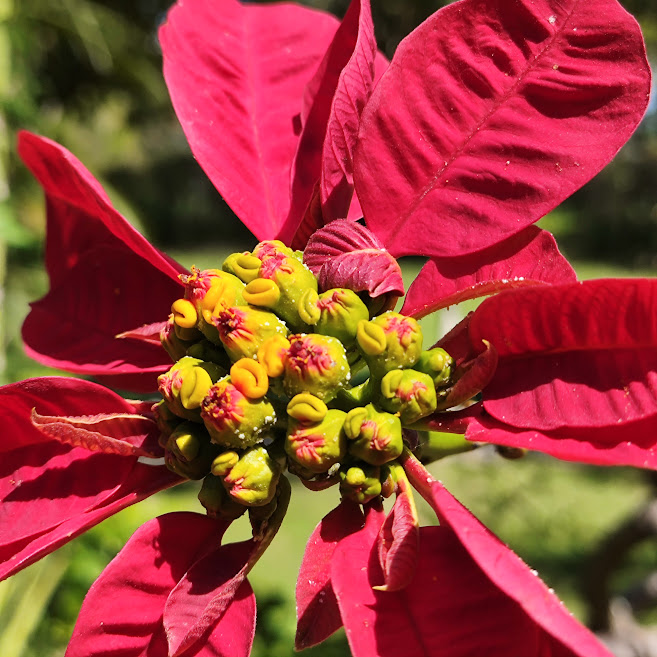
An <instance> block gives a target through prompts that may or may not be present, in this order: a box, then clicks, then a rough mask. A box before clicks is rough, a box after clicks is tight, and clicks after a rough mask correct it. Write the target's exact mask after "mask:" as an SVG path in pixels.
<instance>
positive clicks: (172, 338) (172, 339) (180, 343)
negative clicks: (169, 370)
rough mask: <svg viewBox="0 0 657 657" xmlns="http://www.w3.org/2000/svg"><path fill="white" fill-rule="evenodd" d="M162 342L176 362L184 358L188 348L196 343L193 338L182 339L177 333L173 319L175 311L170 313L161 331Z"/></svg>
mask: <svg viewBox="0 0 657 657" xmlns="http://www.w3.org/2000/svg"><path fill="white" fill-rule="evenodd" d="M160 343H161V344H162V346H163V347H164V350H165V351H166V352H167V354H169V356H170V357H171V360H173V361H174V362H175V361H177V360H178V359H179V358H182V357H183V356H184V355H185V353H186V352H187V349H188V348H189V347H190V346H191V345H192V344H194V342H193V341H191V340H182V339H181V338H180V337H178V335H177V334H176V325H175V323H174V321H173V313H171V315H169V320H168V321H167V323H166V324H165V325H164V328H163V329H162V330H161V331H160Z"/></svg>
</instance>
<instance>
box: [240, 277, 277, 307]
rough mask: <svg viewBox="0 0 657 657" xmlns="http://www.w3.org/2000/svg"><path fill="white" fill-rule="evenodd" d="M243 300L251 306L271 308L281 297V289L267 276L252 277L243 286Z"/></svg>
mask: <svg viewBox="0 0 657 657" xmlns="http://www.w3.org/2000/svg"><path fill="white" fill-rule="evenodd" d="M242 296H243V297H244V301H246V302H247V303H250V304H251V305H253V306H263V307H264V308H273V307H274V306H275V305H276V304H277V303H278V301H279V299H280V298H281V290H280V288H279V287H278V285H276V283H275V282H274V281H272V280H270V279H268V278H254V279H253V280H252V281H251V282H250V283H249V284H248V285H247V286H246V288H244V292H243V293H242Z"/></svg>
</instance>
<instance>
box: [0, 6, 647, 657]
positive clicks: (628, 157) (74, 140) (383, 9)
mask: <svg viewBox="0 0 657 657" xmlns="http://www.w3.org/2000/svg"><path fill="white" fill-rule="evenodd" d="M169 4H170V0H0V383H6V382H11V381H16V380H19V379H21V378H25V377H28V376H34V375H39V374H43V373H46V372H45V370H44V369H43V368H41V367H40V366H38V365H36V364H34V363H32V362H31V361H29V360H28V359H27V358H26V357H25V355H24V354H23V352H22V347H21V344H20V324H21V322H22V320H23V319H24V317H25V315H26V314H27V312H28V303H29V301H30V300H34V299H36V298H38V297H39V296H40V295H41V294H43V293H44V291H45V289H46V280H45V275H44V272H43V269H42V266H41V254H42V240H43V229H44V209H43V199H42V194H41V192H40V190H39V188H38V187H37V186H36V184H35V183H34V181H33V180H32V179H31V177H30V176H29V174H28V173H27V171H26V170H25V169H24V167H23V166H22V165H21V164H20V162H19V161H18V159H17V158H16V157H15V154H14V144H15V136H16V132H17V131H18V130H19V129H21V128H26V129H30V130H33V131H35V132H38V133H41V134H44V135H47V136H48V137H51V138H53V139H55V140H57V141H59V142H60V143H62V144H64V145H65V146H67V147H68V148H69V149H70V150H71V151H73V152H74V153H75V154H76V155H77V156H78V157H79V158H80V159H81V160H82V161H83V162H84V163H85V164H86V165H87V166H88V167H89V168H90V170H91V171H92V172H93V173H94V174H95V175H96V176H97V177H98V178H99V179H100V180H101V181H102V183H103V185H104V186H105V187H106V189H107V190H108V193H109V194H110V196H111V197H112V199H113V200H114V202H115V203H116V205H117V207H118V208H119V209H120V210H121V211H122V212H123V213H124V214H125V216H126V217H128V218H129V219H130V221H132V222H133V223H134V225H136V226H137V227H138V228H139V229H140V230H142V231H143V232H144V233H145V234H146V235H147V236H148V237H149V238H150V239H151V240H152V241H153V242H154V243H155V244H157V245H158V246H159V247H161V248H163V249H164V250H166V251H168V252H170V253H171V254H172V255H174V256H175V257H177V258H178V259H179V260H180V261H181V262H183V263H184V264H187V265H191V264H192V263H194V264H197V265H199V266H203V265H211V264H212V265H215V264H216V263H217V262H220V261H221V260H222V258H223V256H224V255H225V254H226V253H227V252H230V251H231V250H236V249H240V250H241V249H243V248H246V246H248V245H250V244H252V243H253V238H252V237H251V236H250V235H249V233H248V232H247V231H246V230H245V229H244V228H243V227H242V226H241V224H239V222H237V221H236V220H235V218H234V217H233V215H232V213H231V212H230V210H229V209H228V208H227V206H226V205H225V204H224V203H223V201H222V200H221V199H220V197H219V196H218V194H217V193H216V191H215V190H214V188H213V187H212V185H211V184H210V183H209V181H208V180H207V179H206V177H205V175H204V174H203V172H202V171H201V169H200V168H199V167H198V166H197V165H196V163H195V162H194V160H193V158H192V157H191V154H190V152H189V149H188V147H187V144H186V142H185V139H184V136H183V134H182V131H181V129H180V127H179V126H178V123H177V121H176V118H175V116H174V114H173V111H172V109H171V106H170V103H169V100H168V95H167V91H166V88H165V86H164V82H163V79H162V75H161V62H160V54H159V48H158V45H157V38H156V29H157V25H158V24H159V23H160V22H161V21H162V20H163V19H164V16H165V14H166V10H167V8H168V6H169ZM310 4H313V5H314V6H321V7H323V8H328V9H329V10H331V11H333V12H334V13H336V14H338V15H341V14H343V13H344V11H345V10H346V6H347V2H346V1H345V0H326V1H321V0H317V1H315V2H311V3H310ZM442 4H444V3H440V2H429V1H426V0H414V1H412V2H411V1H409V0H373V13H374V21H375V25H376V27H377V36H378V39H379V44H380V47H381V49H382V50H384V51H385V52H386V53H387V54H388V55H389V56H391V55H392V53H393V52H394V49H395V47H396V45H397V44H398V43H399V41H400V39H401V38H402V37H403V36H404V35H405V34H407V33H408V32H410V31H411V30H412V29H413V27H415V26H416V25H417V24H419V23H420V22H421V21H422V20H424V18H426V17H427V16H428V15H430V14H431V13H432V12H433V11H435V10H436V9H438V8H439V7H440V6H441V5H442ZM623 4H624V6H626V8H627V9H628V10H629V11H631V12H632V13H634V14H635V15H636V16H637V17H638V19H639V21H640V22H641V24H642V27H643V30H644V33H645V36H646V40H647V42H648V49H649V52H650V54H651V56H652V57H653V60H654V59H655V58H656V57H657V14H656V10H655V8H654V7H653V6H651V5H652V4H653V3H652V0H625V1H624V2H623ZM544 224H545V226H546V227H549V228H550V229H552V230H553V231H554V232H556V233H557V236H558V239H559V241H560V244H561V245H562V247H563V248H564V249H565V251H566V253H568V254H569V255H571V256H573V257H576V258H577V259H578V261H579V262H581V263H582V264H581V266H580V271H581V272H582V274H583V275H584V276H599V275H635V274H639V273H641V274H645V275H654V267H655V264H656V260H655V258H656V257H657V256H656V255H655V254H656V253H657V248H656V247H657V113H655V112H653V113H651V114H650V115H649V116H648V117H647V118H646V120H645V121H644V123H643V124H642V125H641V127H640V129H639V131H638V132H637V134H636V136H635V137H634V138H633V139H632V140H631V142H630V143H629V144H628V146H627V147H625V148H624V149H623V150H622V151H621V153H620V154H619V156H618V157H617V158H616V160H615V161H614V162H613V163H612V164H611V165H610V166H609V167H607V169H605V171H604V172H603V173H602V174H600V175H599V176H598V177H597V178H596V179H594V180H593V181H592V182H591V183H590V184H589V185H587V186H586V187H585V188H584V189H582V190H581V191H580V192H578V193H577V194H575V195H574V196H573V197H572V198H571V199H569V201H568V202H567V203H565V204H564V205H563V206H562V207H561V208H560V209H559V210H558V211H556V212H555V213H553V214H552V215H551V216H550V217H548V218H547V219H546V220H544ZM201 241H202V242H203V243H204V244H205V247H204V250H203V251H201V252H200V251H198V250H196V249H197V247H198V243H200V242H201ZM417 267H418V263H414V262H411V263H409V264H408V265H407V275H408V276H412V272H413V271H414V270H416V269H417ZM637 268H641V269H637ZM431 321H433V322H434V324H433V325H430V326H425V330H428V331H430V332H432V333H438V332H440V330H441V327H442V325H443V324H444V322H446V321H449V318H443V317H438V318H435V319H433V320H431ZM432 470H433V471H434V473H435V474H436V476H438V477H439V478H441V479H442V480H443V481H444V482H445V483H446V484H447V485H448V487H449V488H450V490H452V491H453V492H454V493H455V494H456V495H457V497H459V499H461V500H462V501H463V502H464V503H466V504H467V505H468V506H469V507H470V508H471V509H472V510H473V511H474V512H475V513H476V515H478V517H479V518H480V519H481V520H482V521H484V522H485V523H486V524H487V525H489V526H490V527H491V528H493V530H494V531H496V532H497V533H498V534H499V535H500V536H501V537H502V538H503V539H504V540H506V541H507V542H509V543H510V544H511V545H512V547H514V549H516V550H517V551H518V552H519V553H520V554H521V555H522V556H523V558H525V559H526V560H527V561H528V562H529V563H530V564H531V565H532V566H533V567H536V568H537V569H539V570H540V572H541V574H542V575H543V576H544V577H545V578H546V580H547V581H548V583H549V584H550V585H551V586H553V587H554V588H555V589H556V590H557V592H558V593H559V594H560V595H561V596H562V597H563V598H564V599H565V600H566V602H567V603H568V604H569V605H570V606H571V607H572V608H573V610H574V611H575V612H576V613H578V614H580V616H581V617H582V618H585V615H586V614H585V612H586V610H585V608H584V605H583V602H582V598H581V595H580V587H581V577H580V575H581V573H582V572H583V571H585V570H586V567H587V562H588V558H589V556H590V554H591V552H592V551H593V550H594V548H595V546H596V544H597V542H598V541H599V540H600V539H601V538H602V537H603V536H604V535H605V534H606V533H607V532H609V531H610V530H611V529H612V528H613V527H614V526H616V524H617V523H618V522H619V521H620V520H621V519H622V518H624V517H626V516H627V515H628V514H630V513H631V512H632V511H633V509H635V507H636V506H637V505H638V504H640V503H642V502H643V501H645V500H646V499H648V498H649V496H650V495H651V488H650V486H649V485H648V483H647V482H646V480H645V478H644V475H643V473H641V472H636V471H631V470H625V469H595V468H588V467H583V466H578V465H574V464H565V463H560V462H557V461H555V460H553V459H550V458H547V457H543V456H540V455H530V456H528V457H527V458H525V459H523V460H521V461H513V462H511V461H505V460H503V459H501V458H499V457H498V456H496V455H495V454H494V453H493V452H492V450H491V451H488V450H480V451H477V452H474V453H472V454H469V455H466V456H464V457H454V458H450V459H446V460H445V461H442V462H439V463H437V464H435V465H434V466H432ZM294 492H295V493H296V494H295V495H294V496H293V504H292V508H291V512H290V516H289V517H288V518H287V519H286V522H285V524H284V527H283V530H282V531H281V534H280V535H279V536H278V537H277V538H276V540H275V542H274V544H273V545H272V547H271V549H270V550H269V552H268V553H267V554H266V555H265V557H264V559H263V561H262V562H261V563H260V564H259V565H258V566H257V567H256V568H255V570H254V572H253V574H252V576H251V581H252V583H253V586H254V589H255V590H256V594H257V596H258V607H259V621H258V623H259V627H258V635H257V639H256V645H255V649H254V655H256V657H265V656H268V657H284V656H285V655H291V654H292V644H293V636H294V599H293V591H294V581H295V577H296V572H297V570H298V566H299V562H300V559H301V554H302V551H303V546H304V544H305V540H306V539H307V537H308V535H309V533H310V532H311V531H312V529H313V527H314V525H315V524H316V523H317V522H318V520H319V519H320V518H321V517H322V516H323V515H324V514H325V513H326V512H327V511H328V510H330V508H332V507H333V506H334V505H335V503H336V501H337V493H336V491H334V490H332V489H331V490H328V491H325V492H323V493H315V494H310V493H308V492H306V491H302V490H300V489H297V488H295V490H294ZM195 495H196V490H195V486H194V485H192V484H189V485H185V486H182V487H180V488H179V489H176V490H174V491H171V492H169V493H168V494H161V495H158V496H156V497H155V498H151V499H149V500H146V501H145V502H143V503H141V504H140V505H138V506H137V507H133V508H130V509H127V510H126V511H124V512H122V513H121V514H119V515H118V516H117V517H115V518H112V519H110V520H108V521H107V522H105V523H104V524H102V525H101V526H100V527H97V528H95V529H94V530H92V531H91V532H89V533H88V534H86V535H85V536H83V537H81V538H80V539H77V540H76V541H74V542H73V543H71V544H70V545H68V546H66V547H65V548H63V549H62V550H60V551H59V552H58V553H56V554H53V555H51V556H50V557H48V558H47V559H46V560H44V561H43V562H41V563H39V564H35V565H34V566H32V567H31V568H29V569H27V570H26V571H24V572H23V573H21V574H19V575H18V576H17V577H15V578H13V579H12V580H9V581H8V582H6V583H3V584H1V585H0V655H2V657H32V656H34V657H37V656H38V657H49V656H51V655H52V656H56V655H63V653H64V650H65V645H66V642H67V640H68V637H69V636H70V633H71V630H72V625H73V623H74V622H75V618H76V615H77V612H78V610H79V606H80V603H81V600H82V597H83V595H84V593H85V592H86V590H87V589H88V587H89V585H90V584H91V582H92V581H93V580H94V579H95V577H96V576H97V575H98V573H99V572H100V571H101V570H102V568H103V567H104V566H105V565H106V563H107V562H108V561H109V560H110V559H111V558H112V557H113V556H114V555H115V554H116V552H117V551H118V550H119V549H120V548H121V546H122V545H123V544H124V543H125V541H126V539H127V538H128V537H129V536H130V534H131V533H132V531H134V529H136V527H138V526H139V524H141V523H142V522H144V521H145V520H147V519H149V518H152V517H154V516H156V515H159V514H161V513H163V512H166V511H170V510H179V509H191V510H200V507H198V505H197V502H196V500H195ZM424 513H425V515H424V519H425V522H427V523H428V522H432V520H431V514H429V513H428V512H426V510H425V512H424ZM238 531H242V532H244V533H246V528H245V527H243V528H242V529H241V530H238ZM626 566H627V567H626V568H625V569H624V570H623V571H622V572H620V573H619V575H618V577H617V578H616V581H615V586H616V587H617V589H618V590H619V591H620V590H623V589H624V588H625V587H626V586H627V585H628V584H629V583H631V581H633V579H636V577H638V576H639V575H640V574H641V573H645V572H647V571H649V570H651V569H655V568H656V567H657V564H656V563H655V550H654V544H652V545H651V546H648V548H645V547H644V548H640V549H638V550H636V551H635V552H633V553H632V555H631V558H630V560H629V562H628V563H627V564H626ZM346 652H348V650H347V648H346V643H345V641H344V637H343V636H342V635H338V636H337V637H336V638H335V639H333V640H332V641H331V642H330V643H328V644H327V645H325V646H322V647H319V648H317V649H314V650H312V651H309V652H308V653H307V654H309V655H327V656H328V655H337V654H346Z"/></svg>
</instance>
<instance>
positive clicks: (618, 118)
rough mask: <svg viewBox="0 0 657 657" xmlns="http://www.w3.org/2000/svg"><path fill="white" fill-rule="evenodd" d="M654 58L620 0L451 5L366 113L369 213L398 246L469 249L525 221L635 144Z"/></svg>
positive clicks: (409, 42)
mask: <svg viewBox="0 0 657 657" xmlns="http://www.w3.org/2000/svg"><path fill="white" fill-rule="evenodd" d="M649 71H650V69H649V66H648V64H647V61H646V56H645V47H644V44H643V40H642V37H641V32H640V29H639V27H638V25H637V23H636V21H635V20H634V19H633V18H632V17H631V16H630V15H629V14H628V13H627V12H626V11H625V10H624V9H623V8H622V7H621V5H620V4H619V3H618V2H616V0H592V1H591V2H581V1H580V0H519V1H518V2H514V3H509V2H507V0H490V1H489V2H482V0H463V2H458V3H454V4H451V5H449V6H447V7H445V8H443V9H442V10H440V11H438V12H437V13H435V14H434V15H433V16H431V17H430V18H429V19H428V20H427V21H425V22H424V23H423V24H422V25H420V27H418V28H417V29H416V30H415V31H413V32H412V33H411V34H410V35H409V36H408V37H406V39H404V40H403V41H402V43H401V44H400V45H399V47H398V48H397V51H396V53H395V56H394V57H393V60H392V62H391V64H390V67H389V69H388V70H387V71H386V73H385V74H384V76H383V77H382V78H381V81H380V82H379V84H378V85H377V87H376V89H375V90H374V93H373V94H372V97H371V99H370V102H369V103H368V104H367V106H366V108H365V110H364V112H363V114H362V121H361V131H360V134H359V139H360V140H359V143H358V146H357V148H356V153H355V157H354V179H355V184H356V192H357V194H358V198H359V200H360V203H361V206H362V208H363V211H364V214H365V219H366V221H367V223H368V226H369V227H370V228H371V229H372V230H373V231H374V232H375V233H376V234H377V235H378V236H379V237H380V238H381V239H382V240H383V242H384V243H385V245H386V247H387V248H388V249H389V250H390V251H391V253H393V254H394V255H395V256H400V255H411V254H420V255H428V256H440V257H445V256H455V255H462V254H465V253H472V252H474V251H477V250H480V249H483V248H486V247H488V246H490V245H492V244H496V243H498V242H500V241H502V240H503V239H505V238H507V237H509V236H511V235H513V234H515V233H517V232H519V231H520V230H521V229H522V228H524V227H526V226H528V225H530V224H532V223H533V222H535V221H536V220H537V219H539V218H540V217H542V216H543V215H545V214H546V213H547V212H548V211H549V210H551V209H552V208H554V207H555V206H556V205H558V204H559V203H560V202H561V201H563V200H564V199H565V198H566V197H568V196H569V195H570V194H572V193H573V192H574V191H575V190H576V189H578V188H579V187H581V186H582V185H583V184H584V183H585V182H587V181H588V180H589V179H590V178H591V177H592V176H594V175H595V174H596V173H597V172H598V171H599V170H600V169H602V167H604V166H605V165H606V164H607V163H608V162H609V161H610V160H611V158H612V157H613V156H614V155H615V154H616V152H617V151H618V149H619V148H620V147H621V146H622V145H623V144H624V143H625V141H626V140H627V139H628V138H629V136H630V135H631V134H632V132H633V131H634V129H635V128H636V126H637V125H638V123H639V121H640V119H641V117H642V115H643V113H644V111H645V109H646V106H647V102H648V94H649V90H650V72H649ZM393 100H394V102H392V101H393Z"/></svg>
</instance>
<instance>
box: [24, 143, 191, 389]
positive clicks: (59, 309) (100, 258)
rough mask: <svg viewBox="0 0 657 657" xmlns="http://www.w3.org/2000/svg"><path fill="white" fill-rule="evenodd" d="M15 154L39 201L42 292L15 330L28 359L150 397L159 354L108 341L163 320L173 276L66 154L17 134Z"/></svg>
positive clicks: (178, 288) (177, 289)
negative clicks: (45, 280)
mask: <svg viewBox="0 0 657 657" xmlns="http://www.w3.org/2000/svg"><path fill="white" fill-rule="evenodd" d="M18 148H19V153H20V155H21V157H22V158H23V160H24V162H25V163H26V164H27V166H28V167H29V168H30V170H31V171H32V173H33V174H34V175H35V176H36V178H37V179H38V181H39V182H40V183H41V185H42V187H43V188H44V191H45V193H46V201H47V238H46V268H47V270H48V275H49V277H50V292H49V293H48V294H47V295H46V296H45V297H44V298H43V299H41V300H40V301H38V302H37V303H35V304H33V306H32V311H31V312H30V314H29V315H28V317H27V319H26V320H25V323H24V325H23V340H24V342H25V346H26V351H27V353H28V355H30V356H31V357H33V358H34V359H35V360H38V361H39V362H41V363H44V364H46V365H49V366H51V367H56V368H59V369H63V370H68V371H70V372H75V373H80V374H88V375H96V376H98V377H102V375H110V376H112V377H113V378H112V379H111V381H112V382H113V383H122V384H124V385H125V384H127V385H129V386H131V387H132V389H135V390H139V391H152V390H155V389H156V378H157V374H158V373H160V372H162V371H164V369H166V367H168V364H169V362H170V359H169V358H168V356H167V354H166V352H165V351H164V349H162V348H161V347H160V346H157V345H154V344H148V343H146V342H137V341H126V340H118V339H116V335H117V334H118V333H121V332H123V331H126V330H129V329H132V328H134V327H135V326H140V325H142V324H147V323H150V322H153V321H155V320H163V319H166V317H167V316H168V314H169V311H170V306H171V303H172V301H174V300H175V299H176V298H177V297H178V296H180V295H181V293H182V284H181V283H180V281H178V279H177V276H178V273H179V272H180V271H182V268H180V267H179V266H174V265H172V264H171V261H170V260H169V259H168V258H167V257H166V256H164V255H163V254H161V253H160V252H159V251H157V249H155V248H154V247H152V246H151V245H150V244H149V243H148V242H147V241H146V240H145V239H144V238H143V237H142V236H141V235H139V233H137V231H135V230H134V228H132V227H131V226H130V224H128V222H127V221H126V220H125V219H124V218H123V217H122V216H121V215H120V214H119V213H118V212H117V211H116V210H115V209H114V208H113V207H112V206H111V204H110V202H109V199H108V198H107V196H106V194H105V192H104V191H103V190H102V188H101V186H100V184H99V183H98V181H96V180H95V179H94V178H93V176H92V175H91V174H90V173H89V171H87V169H85V167H84V166H83V165H82V164H81V163H80V162H79V161H78V160H77V159H76V158H75V157H74V156H73V155H72V154H71V153H69V152H68V151H67V150H66V149H64V148H63V147H61V146H59V145H58V144H56V143H55V142H53V141H50V140H48V139H45V138H43V137H38V136H37V135H33V134H30V133H26V132H22V133H21V134H20V137H19V144H18ZM117 376H118V377H120V378H116V377H117Z"/></svg>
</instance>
